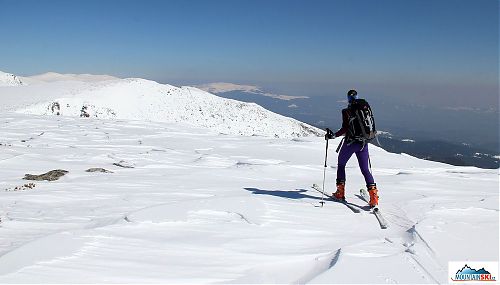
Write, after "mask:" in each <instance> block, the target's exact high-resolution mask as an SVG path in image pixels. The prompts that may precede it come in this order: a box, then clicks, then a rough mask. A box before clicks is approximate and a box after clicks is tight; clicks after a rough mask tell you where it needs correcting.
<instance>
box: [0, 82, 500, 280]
mask: <svg viewBox="0 0 500 285" xmlns="http://www.w3.org/2000/svg"><path fill="white" fill-rule="evenodd" d="M16 88H17V87H16ZM16 88H14V89H16ZM23 88H24V87H23ZM179 92H180V91H179ZM0 134H1V136H0V168H1V169H2V171H0V283H2V284H4V283H168V284H173V283H175V284H179V283H196V284H207V283H230V284H247V283H279V284H296V283H299V284H303V283H313V284H314V283H322V284H338V283H340V284H347V283H358V284H359V283H367V284H382V283H390V284H401V283H403V284H408V283H412V284H415V283H417V284H422V283H432V284H435V283H447V282H448V280H449V279H448V276H447V274H448V268H447V266H448V261H450V260H467V259H470V260H498V171H497V170H487V169H486V170H485V169H477V168H474V167H454V166H449V165H446V164H442V163H435V162H430V161H425V160H420V159H416V158H414V157H411V156H408V155H400V154H392V153H388V152H386V151H384V150H383V149H381V148H378V147H376V146H373V145H369V148H370V154H371V160H372V165H373V174H374V176H375V178H376V181H377V184H378V186H379V189H380V192H379V195H380V207H381V209H383V213H384V216H385V217H386V219H387V221H388V222H389V224H390V227H389V228H388V229H385V230H382V229H380V226H379V225H378V222H377V221H376V219H375V217H374V216H373V215H371V214H369V213H368V212H365V211H362V212H361V213H359V214H355V213H353V212H352V211H350V210H349V209H348V208H346V207H345V206H343V205H340V204H339V203H335V202H331V201H328V200H325V202H326V203H325V205H324V206H323V207H320V206H319V202H320V201H321V194H320V193H318V192H317V191H316V190H313V189H311V185H312V184H313V183H321V182H322V178H323V169H324V167H323V163H324V154H325V153H324V150H325V149H324V146H325V141H324V139H323V138H318V137H307V138H301V139H299V140H297V139H275V138H269V137H260V136H253V137H242V136H239V135H220V134H217V133H214V132H212V131H210V130H208V129H206V128H200V127H198V128H197V127H193V126H189V125H186V124H182V123H173V122H146V121H131V120H123V119H119V120H101V119H95V118H92V117H89V118H80V117H70V116H33V115H26V114H15V113H7V114H5V113H2V114H0ZM339 141H340V138H337V139H335V140H334V141H332V142H331V143H332V145H336V144H338V143H339ZM336 159H337V155H336V153H335V152H334V151H333V150H330V152H329V160H328V165H329V166H330V165H331V167H328V168H327V169H326V183H325V189H326V190H327V191H329V192H330V191H333V190H334V189H335V174H336V168H335V166H334V165H335V164H336ZM52 169H64V170H66V171H68V172H67V173H66V174H65V175H64V176H62V177H60V179H59V180H56V181H33V182H32V183H34V184H36V185H35V186H34V187H23V185H24V184H25V183H26V182H27V181H26V180H23V179H22V178H23V177H24V176H25V174H27V173H36V174H39V173H45V172H47V171H49V170H52ZM89 169H104V170H107V171H96V172H88V170H89ZM346 171H347V177H348V180H347V184H346V198H347V200H348V201H350V202H353V203H356V204H360V205H365V204H366V203H364V204H363V201H362V200H361V199H360V198H359V197H358V196H357V195H358V193H359V188H360V187H363V184H364V180H363V177H362V175H361V173H360V171H359V167H358V166H357V162H356V160H355V159H352V160H351V161H349V163H348V165H347V168H346ZM403 174H404V175H403Z"/></svg>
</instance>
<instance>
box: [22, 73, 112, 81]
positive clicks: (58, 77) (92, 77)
mask: <svg viewBox="0 0 500 285" xmlns="http://www.w3.org/2000/svg"><path fill="white" fill-rule="evenodd" d="M116 79H118V78H117V77H114V76H111V75H100V74H97V75H96V74H73V73H67V74H61V73H56V72H46V73H43V74H38V75H33V76H29V77H26V80H32V81H35V82H55V81H83V82H97V81H106V80H116Z"/></svg>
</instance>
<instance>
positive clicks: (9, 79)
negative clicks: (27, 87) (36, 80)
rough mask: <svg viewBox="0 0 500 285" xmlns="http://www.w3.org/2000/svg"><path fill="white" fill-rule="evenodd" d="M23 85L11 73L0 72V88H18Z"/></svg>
mask: <svg viewBox="0 0 500 285" xmlns="http://www.w3.org/2000/svg"><path fill="white" fill-rule="evenodd" d="M23 84H24V83H23V82H22V81H21V79H20V78H19V77H17V76H15V75H14V74H11V73H5V72H2V71H0V87H1V86H19V85H23Z"/></svg>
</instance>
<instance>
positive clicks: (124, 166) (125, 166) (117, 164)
mask: <svg viewBox="0 0 500 285" xmlns="http://www.w3.org/2000/svg"><path fill="white" fill-rule="evenodd" d="M113 165H115V166H119V167H123V168H134V164H132V163H130V162H127V161H125V160H121V161H120V162H115V163H113Z"/></svg>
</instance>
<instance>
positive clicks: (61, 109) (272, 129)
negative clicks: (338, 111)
mask: <svg viewBox="0 0 500 285" xmlns="http://www.w3.org/2000/svg"><path fill="white" fill-rule="evenodd" d="M11 89H12V90H11ZM0 92H1V91H0ZM3 93H4V94H2V97H3V98H4V99H3V100H4V101H6V102H7V104H5V106H2V107H3V108H9V107H10V110H14V111H17V112H20V113H25V114H36V115H62V116H76V117H80V116H91V117H95V118H102V119H127V120H141V121H144V120H147V121H155V122H184V123H188V124H191V125H193V126H197V127H206V128H210V129H212V130H216V131H218V132H220V133H223V134H238V135H245V136H252V135H254V136H273V137H278V138H293V137H304V136H311V135H318V134H320V133H321V132H322V131H321V130H319V129H317V128H315V127H312V126H310V125H307V124H305V123H302V122H299V121H297V120H294V119H291V118H288V117H284V116H281V115H278V114H275V113H272V112H270V111H268V110H266V109H264V108H262V107H261V106H259V105H256V104H254V103H244V102H239V101H236V100H231V99H225V98H221V97H218V96H215V95H213V94H210V93H208V92H205V91H202V90H200V89H197V88H194V87H187V86H184V87H180V88H178V87H175V86H172V85H167V84H159V83H156V82H154V81H149V80H144V79H138V78H128V79H118V80H107V81H98V82H75V81H57V82H54V83H42V84H37V85H30V86H26V88H10V89H9V90H6V91H4V92H3ZM30 94H34V96H30Z"/></svg>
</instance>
